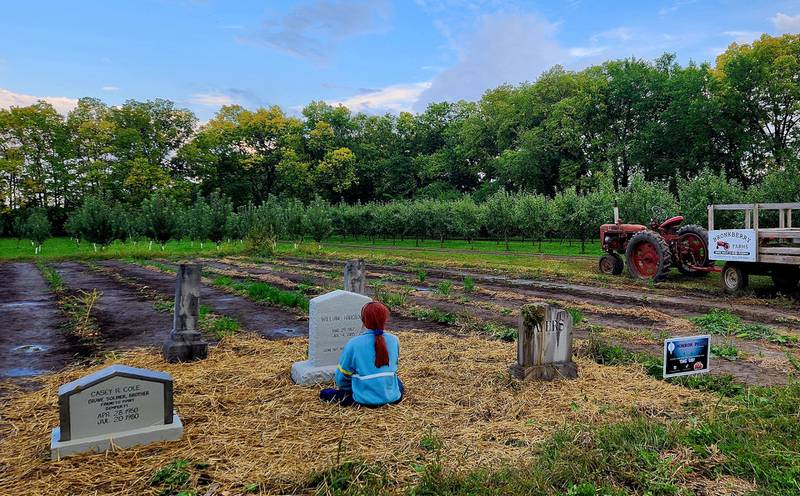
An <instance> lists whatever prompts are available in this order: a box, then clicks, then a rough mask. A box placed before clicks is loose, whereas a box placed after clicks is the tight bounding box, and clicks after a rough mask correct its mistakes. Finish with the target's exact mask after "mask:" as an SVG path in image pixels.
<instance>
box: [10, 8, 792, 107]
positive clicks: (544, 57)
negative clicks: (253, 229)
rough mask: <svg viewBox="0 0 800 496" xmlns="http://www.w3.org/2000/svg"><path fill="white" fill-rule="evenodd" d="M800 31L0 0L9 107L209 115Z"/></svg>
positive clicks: (743, 24)
mask: <svg viewBox="0 0 800 496" xmlns="http://www.w3.org/2000/svg"><path fill="white" fill-rule="evenodd" d="M799 32H800V0H772V1H759V0H746V1H743V0H742V1H740V0H663V1H662V0H656V1H647V0H614V1H612V0H609V1H598V0H596V1H590V0H561V1H555V0H553V1H544V0H542V1H522V0H519V1H515V0H509V1H502V2H501V1H497V0H416V1H414V0H406V1H392V0H299V1H266V0H261V1H255V0H227V1H225V0H137V1H133V0H130V1H125V0H73V1H70V2H64V1H63V0H59V1H42V0H40V1H27V2H22V1H15V2H4V3H3V4H2V5H0V108H4V107H9V106H12V105H17V106H19V105H29V104H31V103H34V102H35V101H36V100H37V99H45V100H47V101H49V102H51V103H52V104H53V105H54V106H55V107H56V109H58V110H59V111H60V112H62V113H63V112H67V111H69V109H70V108H72V107H73V106H74V105H75V102H76V101H77V99H78V98H80V97H84V96H89V97H96V98H99V99H101V100H103V101H105V102H107V103H109V104H111V105H118V104H121V103H123V102H124V101H126V100H128V99H136V100H148V99H154V98H167V99H170V100H173V101H174V102H176V105H178V106H180V107H186V108H189V109H191V110H192V111H194V112H195V114H197V116H198V117H199V118H200V120H201V121H204V120H207V119H210V118H211V117H212V116H213V115H214V113H215V112H216V111H217V110H218V109H219V107H220V106H221V105H227V104H239V105H242V106H244V107H247V108H256V107H259V106H267V105H280V106H281V107H282V108H283V109H284V110H285V111H286V112H288V113H290V114H296V113H298V112H300V110H301V109H302V108H303V106H305V105H306V104H307V103H309V102H311V101H314V100H324V101H326V102H329V103H331V104H338V103H341V104H344V105H346V106H348V107H349V108H350V109H351V110H353V111H363V112H367V113H372V114H382V113H385V112H392V113H399V112H402V111H411V112H419V111H422V110H424V109H425V106H426V105H427V104H429V103H431V102H435V101H442V100H449V101H455V100H459V99H466V100H477V99H479V98H480V96H481V95H482V94H483V92H484V91H485V90H487V89H490V88H493V87H496V86H498V85H500V84H503V83H512V84H517V83H520V82H523V81H534V80H536V78H537V77H538V76H539V74H541V73H542V72H543V71H545V70H546V69H548V68H549V67H552V66H553V65H554V64H561V65H562V66H564V67H566V68H568V69H573V70H580V69H582V68H585V67H587V66H590V65H593V64H598V63H601V62H603V61H605V60H608V59H614V58H625V57H639V58H645V59H654V58H656V57H658V56H659V55H661V54H663V53H665V52H670V53H675V54H676V55H677V58H678V61H679V62H681V63H683V64H685V63H688V62H689V61H694V62H697V63H701V62H709V63H712V64H713V62H714V60H715V58H716V56H717V55H718V54H719V53H721V52H722V51H723V50H725V48H726V47H727V46H728V45H729V44H730V43H733V42H738V43H748V42H751V41H752V40H754V39H756V38H758V37H759V36H760V35H761V34H762V33H768V34H771V35H777V34H783V33H799Z"/></svg>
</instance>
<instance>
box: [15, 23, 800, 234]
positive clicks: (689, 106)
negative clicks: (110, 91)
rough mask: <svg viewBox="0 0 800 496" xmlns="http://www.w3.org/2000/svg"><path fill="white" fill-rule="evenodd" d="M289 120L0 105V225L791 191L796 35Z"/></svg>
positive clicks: (231, 111) (143, 105)
mask: <svg viewBox="0 0 800 496" xmlns="http://www.w3.org/2000/svg"><path fill="white" fill-rule="evenodd" d="M301 114H302V115H301V116H293V115H287V114H286V113H285V112H284V111H283V110H281V109H280V108H279V107H277V106H273V107H269V108H259V109H255V110H248V109H245V108H243V107H240V106H236V105H231V106H225V107H223V108H221V109H220V110H219V112H218V113H217V114H216V115H215V116H214V118H213V119H211V120H210V121H209V122H207V123H204V124H203V125H198V121H197V118H196V117H195V116H194V115H193V114H192V113H191V112H190V111H189V110H186V109H181V108H178V107H176V106H175V104H174V103H173V102H170V101H167V100H154V101H146V102H139V101H128V102H126V103H125V104H123V105H120V106H109V105H107V104H105V103H103V102H101V101H99V100H97V99H93V98H83V99H81V100H79V102H78V105H77V107H76V108H75V109H74V110H72V111H71V112H69V113H68V115H66V116H62V115H60V114H59V113H57V112H56V111H55V110H54V109H53V107H52V106H50V105H49V104H47V103H45V102H39V103H37V104H35V105H31V106H28V107H14V108H11V109H7V110H0V210H2V213H3V229H4V231H5V232H6V233H8V232H9V231H10V230H11V229H12V227H13V224H14V222H15V219H16V218H17V217H24V218H27V217H28V216H29V209H37V208H39V209H45V211H46V214H47V219H48V220H49V222H50V223H51V224H52V225H53V228H54V230H55V231H56V232H63V230H64V227H65V223H66V221H67V219H68V217H69V214H70V212H72V211H74V210H75V209H77V208H78V207H80V206H82V205H83V204H84V199H85V198H87V197H93V198H106V199H110V200H109V201H110V203H112V204H114V205H120V206H121V207H120V208H122V209H128V210H131V209H134V210H136V209H140V207H141V209H142V211H144V210H145V209H146V208H145V206H144V205H145V204H148V205H149V203H148V202H152V201H154V200H153V198H154V193H158V195H155V196H156V197H157V198H161V200H159V201H170V202H175V204H179V205H190V204H192V203H193V202H194V201H195V199H196V198H198V197H203V198H206V199H209V198H211V195H212V194H214V192H218V194H219V195H221V197H225V198H228V199H230V200H229V201H231V202H232V204H233V207H234V209H239V208H240V207H245V206H247V205H262V204H264V203H267V202H269V201H273V200H271V199H273V198H279V199H280V201H283V202H286V201H289V200H298V201H299V202H302V203H303V204H304V206H305V205H309V204H311V203H312V202H313V201H315V199H316V198H319V199H320V201H325V202H327V203H328V204H336V205H338V204H340V203H344V204H348V205H353V204H358V203H360V204H362V205H366V204H370V203H379V204H386V203H387V202H398V201H399V202H400V204H405V203H409V202H411V203H415V202H416V201H417V200H419V201H422V200H423V199H430V200H431V201H433V200H449V201H452V202H453V203H457V202H458V201H459V198H461V197H462V196H463V195H466V194H468V195H470V197H471V198H472V200H474V201H475V202H476V203H477V204H483V203H486V202H488V201H489V199H491V198H492V197H493V196H494V195H496V194H498V192H500V191H505V192H508V193H509V194H530V195H534V196H536V195H540V196H544V197H546V198H548V199H551V200H552V201H556V200H557V199H558V198H560V197H563V196H564V195H568V194H569V192H570V191H574V192H575V194H576V195H577V196H585V195H591V194H600V192H601V190H603V188H605V187H606V185H605V184H604V181H605V182H607V183H609V184H610V188H611V191H613V192H614V194H619V193H620V192H622V191H625V188H627V187H629V186H630V185H631V184H632V182H633V181H634V179H635V178H641V180H643V181H645V182H654V181H655V182H657V183H658V184H661V185H663V187H664V189H665V191H668V192H670V193H671V194H672V195H673V197H674V198H677V197H678V196H679V188H680V184H681V183H682V181H691V180H693V179H696V178H698V177H700V175H701V174H703V171H708V173H709V174H712V175H714V176H715V177H720V176H719V174H723V175H724V177H725V178H726V180H728V181H735V183H736V184H737V185H738V186H737V187H739V188H742V190H745V189H746V190H748V191H749V190H750V189H751V188H757V187H759V186H760V184H761V183H762V182H763V181H764V180H765V178H767V177H773V176H775V175H776V174H777V175H783V177H785V180H786V181H788V182H793V183H796V182H797V181H798V162H800V160H799V159H798V156H799V154H800V148H799V147H800V142H799V141H798V132H799V131H798V126H797V123H798V119H800V35H784V36H780V37H772V36H768V35H764V36H762V37H761V38H760V39H759V40H756V41H754V42H753V43H752V44H743V45H737V44H733V45H731V46H730V47H729V48H728V49H727V50H726V51H725V52H724V53H723V54H722V55H720V56H719V57H718V58H717V59H716V62H715V64H714V65H713V66H711V65H709V64H700V65H697V64H694V63H690V64H688V65H685V66H682V65H680V64H678V63H676V62H675V57H674V56H673V55H669V54H667V55H664V56H662V57H660V58H658V59H656V60H655V61H652V62H651V61H645V60H639V59H624V60H612V61H608V62H605V63H603V64H600V65H595V66H591V67H589V68H587V69H584V70H582V71H568V70H565V69H564V68H562V67H559V66H556V67H553V68H552V69H550V70H548V71H547V72H545V73H544V74H542V75H541V76H540V77H539V78H538V79H536V80H535V81H533V82H526V83H522V84H519V85H503V86H500V87H497V88H494V89H491V90H488V91H487V92H486V93H485V94H484V95H483V97H482V98H481V99H480V100H479V101H477V102H465V101H459V102H441V103H434V104H431V105H430V106H428V108H427V109H426V110H425V111H424V112H422V113H420V114H411V113H401V114H399V115H391V114H387V115H382V116H374V115H367V114H363V113H352V112H350V111H349V110H348V109H347V108H345V107H342V106H337V107H334V106H331V105H328V104H326V103H324V102H312V103H311V104H309V105H307V106H306V107H305V108H304V109H303V110H302V113H301ZM790 189H791V188H790ZM792 199H793V198H789V197H782V198H780V200H782V201H790V200H792ZM794 199H796V198H794ZM111 200H113V201H111ZM740 200H741V198H732V201H740ZM623 208H624V205H623ZM22 222H23V221H18V222H17V224H18V225H17V227H20V226H21V223H22Z"/></svg>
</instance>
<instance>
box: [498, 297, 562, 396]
mask: <svg viewBox="0 0 800 496" xmlns="http://www.w3.org/2000/svg"><path fill="white" fill-rule="evenodd" d="M510 371H511V375H512V376H514V377H516V378H517V379H538V380H545V381H552V380H555V379H574V378H575V377H577V376H578V366H577V365H576V364H575V362H573V361H572V315H570V313H569V312H567V311H566V310H563V309H561V308H558V307H556V306H552V305H548V304H546V303H535V304H532V305H525V306H523V307H522V312H521V314H520V323H519V337H518V338H517V363H515V364H514V365H512V366H511V367H510Z"/></svg>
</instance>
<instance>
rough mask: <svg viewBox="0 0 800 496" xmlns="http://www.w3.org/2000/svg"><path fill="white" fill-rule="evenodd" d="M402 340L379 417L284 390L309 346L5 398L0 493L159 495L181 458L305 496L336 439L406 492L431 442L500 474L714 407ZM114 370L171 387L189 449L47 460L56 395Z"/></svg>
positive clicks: (232, 340)
mask: <svg viewBox="0 0 800 496" xmlns="http://www.w3.org/2000/svg"><path fill="white" fill-rule="evenodd" d="M399 336H400V340H401V367H400V368H401V376H402V378H403V380H404V381H405V383H406V386H407V390H408V396H407V398H406V399H405V400H404V401H403V402H402V403H401V404H399V405H396V406H391V407H385V408H382V409H366V408H359V409H353V408H341V407H337V406H335V405H327V404H322V403H320V402H319V401H318V399H317V394H318V391H319V388H313V387H301V386H296V385H294V384H292V382H291V379H290V378H289V370H290V367H291V364H292V363H293V362H295V361H297V360H302V359H304V358H305V355H306V347H307V341H306V340H305V339H295V340H290V341H266V340H263V339H261V338H258V337H255V336H249V335H240V336H234V337H229V338H225V339H224V340H223V341H222V342H220V344H219V346H217V347H214V348H212V350H211V354H210V357H209V358H208V359H207V360H205V361H202V362H195V363H191V364H177V365H170V364H166V363H164V362H163V361H162V360H161V359H160V356H159V354H158V353H157V352H156V351H155V350H152V349H140V350H134V351H131V352H128V353H125V354H121V355H119V354H118V355H117V356H116V357H114V358H113V359H109V360H108V361H107V362H106V363H105V364H103V365H98V366H95V367H92V368H91V369H72V370H65V371H62V372H59V373H56V374H52V375H48V376H44V377H42V378H41V379H42V381H43V383H44V387H43V388H42V389H40V390H38V391H35V392H30V393H24V392H22V391H15V392H10V393H9V392H8V391H7V395H6V399H5V400H2V401H3V402H4V404H3V411H2V419H1V421H0V494H33V495H40V494H41V495H44V494H47V495H52V494H120V495H122V494H158V489H157V488H154V487H152V486H150V484H149V482H150V479H151V477H152V475H153V473H154V472H155V471H156V470H157V469H159V468H161V467H163V466H164V465H166V464H168V463H170V462H172V461H175V460H179V459H186V460H190V461H191V462H202V463H207V464H209V465H208V468H207V469H205V471H206V472H207V474H208V477H209V478H210V479H211V481H212V482H213V483H216V484H219V490H220V491H229V494H241V493H242V492H243V490H244V486H245V485H246V484H252V483H258V484H259V485H260V488H261V490H262V491H263V492H265V493H293V492H303V491H304V489H303V488H304V484H306V483H307V481H308V478H309V476H310V475H311V474H313V473H315V472H318V471H321V470H324V469H326V468H329V467H331V466H332V465H334V464H335V463H336V460H337V446H338V445H339V441H340V439H343V441H342V446H343V447H344V456H343V458H344V459H362V460H366V461H368V462H377V463H380V464H382V466H383V467H384V468H385V469H386V471H387V472H388V474H389V475H390V477H392V478H394V479H395V480H398V481H400V482H411V481H413V478H414V477H415V473H414V471H413V468H412V466H413V464H418V463H424V462H425V460H427V459H430V457H431V456H432V455H431V454H430V453H429V452H426V451H425V450H424V449H422V448H421V447H420V440H421V439H422V438H423V437H424V436H425V435H426V434H427V433H432V434H434V435H435V436H436V437H437V438H438V439H440V440H441V441H443V443H444V448H443V450H442V453H441V455H442V458H443V460H444V464H445V465H446V466H450V467H457V468H459V469H470V468H477V467H495V468H497V467H499V466H501V465H502V464H504V463H507V464H517V463H519V462H520V461H525V460H528V459H529V456H530V453H531V447H532V446H534V445H535V444H536V443H537V442H539V441H542V440H544V439H545V438H546V437H547V436H548V435H549V434H550V433H551V432H552V431H553V430H554V429H557V428H559V427H560V426H563V425H564V424H565V423H566V422H572V421H577V422H590V423H592V422H604V423H605V422H614V421H618V420H623V419H625V418H627V417H629V416H630V415H631V413H632V411H633V410H634V409H635V410H638V411H639V412H643V413H645V414H646V415H652V416H662V415H663V416H665V417H669V418H680V417H683V416H684V415H687V409H686V407H685V404H686V402H687V401H690V400H701V401H702V402H703V403H706V404H709V403H710V404H713V403H714V399H713V398H711V397H709V396H707V395H705V394H703V393H699V392H697V391H690V390H687V389H685V388H682V387H678V386H673V385H670V384H667V383H665V382H661V381H656V380H653V379H651V378H649V377H647V376H646V375H644V374H643V373H642V372H641V371H640V370H639V369H638V368H637V367H604V366H600V365H597V364H595V363H593V362H590V361H587V360H578V365H579V374H580V377H579V379H577V380H573V381H565V382H558V383H524V384H523V383H520V382H517V381H513V380H510V379H509V377H508V373H507V366H508V364H509V363H511V362H512V361H513V359H514V345H513V344H512V343H503V342H499V341H487V340H485V339H480V338H476V337H471V338H457V337H446V336H442V335H436V334H426V333H415V332H405V333H399ZM111 363H124V364H126V365H131V366H135V367H144V368H151V369H156V370H163V371H166V372H169V373H171V374H172V375H173V378H174V381H175V407H176V409H177V410H178V412H179V414H180V416H181V418H182V420H183V423H184V425H185V433H184V437H183V439H181V440H180V441H175V442H169V443H160V444H154V445H149V446H144V447H139V448H133V449H127V450H121V451H117V452H110V453H106V454H97V455H80V456H75V457H70V458H65V459H63V460H60V461H50V460H49V440H50V431H51V429H52V428H53V427H54V426H56V425H57V422H58V413H57V397H56V391H57V388H58V385H59V384H63V383H65V382H68V381H71V380H74V379H76V378H78V377H80V376H83V375H85V374H87V373H89V372H92V371H94V370H98V369H100V368H102V367H103V366H105V365H109V364H111ZM694 413H695V414H696V413H697V412H696V411H695V412H694ZM195 477H196V475H195ZM201 494H202V493H201Z"/></svg>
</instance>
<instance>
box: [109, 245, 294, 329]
mask: <svg viewBox="0 0 800 496" xmlns="http://www.w3.org/2000/svg"><path fill="white" fill-rule="evenodd" d="M98 265H100V266H102V267H107V268H109V269H112V270H114V271H115V272H116V273H118V274H120V275H122V276H124V277H128V278H131V279H133V280H136V281H138V282H140V283H143V284H146V285H148V286H149V287H150V288H152V289H153V290H155V291H157V292H159V293H161V294H163V295H164V296H165V297H167V298H172V297H174V295H175V276H174V275H170V274H164V273H162V272H156V271H153V270H148V269H146V268H143V267H140V266H138V265H132V264H128V263H125V262H120V261H117V260H108V261H105V262H101V263H100V264H98ZM200 303H201V304H203V305H208V306H209V307H211V308H212V309H213V310H214V312H215V313H218V314H221V315H227V316H228V317H231V318H234V319H236V320H237V321H238V322H239V324H240V325H241V326H242V327H243V328H244V329H246V330H248V331H253V332H257V333H259V334H261V335H262V336H264V337H265V338H268V339H280V338H291V337H297V336H305V335H307V333H308V324H307V323H306V322H305V321H304V319H303V318H302V317H300V316H298V315H296V314H293V313H291V312H290V311H288V310H282V309H278V308H274V307H269V306H266V305H259V304H258V303H255V302H253V301H250V300H248V299H246V298H242V297H240V296H236V295H232V294H230V293H226V292H224V291H222V290H219V289H216V288H213V287H209V286H208V285H203V289H202V293H201V294H200Z"/></svg>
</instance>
